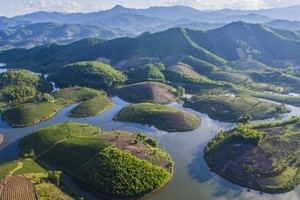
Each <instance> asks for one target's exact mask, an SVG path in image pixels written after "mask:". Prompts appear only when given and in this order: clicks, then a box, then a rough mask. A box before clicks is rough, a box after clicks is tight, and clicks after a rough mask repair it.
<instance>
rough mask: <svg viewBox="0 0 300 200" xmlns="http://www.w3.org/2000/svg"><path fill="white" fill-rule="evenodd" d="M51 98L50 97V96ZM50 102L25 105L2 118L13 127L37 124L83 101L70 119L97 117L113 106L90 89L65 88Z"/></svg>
mask: <svg viewBox="0 0 300 200" xmlns="http://www.w3.org/2000/svg"><path fill="white" fill-rule="evenodd" d="M50 97H52V96H50ZM51 99H53V100H52V101H51V102H35V103H26V104H22V105H19V106H15V107H13V108H11V109H8V110H6V111H4V112H3V115H2V116H3V118H4V119H5V120H6V121H7V122H8V123H9V124H10V125H11V126H13V127H24V126H32V125H34V124H38V123H40V122H42V121H45V120H48V119H50V118H51V117H53V116H54V115H55V114H56V113H57V112H58V111H59V110H60V109H61V108H62V107H64V106H67V105H70V104H72V103H75V102H80V101H83V102H82V103H81V104H80V105H78V106H77V107H76V108H74V109H73V110H72V111H71V113H70V115H71V116H72V117H88V116H93V115H98V114H100V113H102V112H104V111H105V110H107V109H109V108H111V107H112V106H113V102H112V101H111V100H110V99H109V98H108V97H107V95H106V93H105V92H103V91H98V90H94V89H90V88H82V87H72V88H65V89H62V90H60V91H58V92H56V93H54V94H53V97H52V98H51Z"/></svg>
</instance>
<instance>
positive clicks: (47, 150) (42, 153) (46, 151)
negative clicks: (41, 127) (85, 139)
mask: <svg viewBox="0 0 300 200" xmlns="http://www.w3.org/2000/svg"><path fill="white" fill-rule="evenodd" d="M66 139H67V138H64V139H62V140H59V141H57V142H55V143H54V144H52V145H51V146H50V147H49V148H48V149H46V150H45V151H43V152H41V153H40V154H39V155H37V156H36V157H37V158H38V157H41V156H42V155H44V154H46V153H48V152H49V151H50V150H51V149H53V148H54V147H55V146H56V145H58V144H60V143H62V142H63V141H65V140H66Z"/></svg>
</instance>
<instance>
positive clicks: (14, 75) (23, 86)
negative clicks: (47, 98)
mask: <svg viewBox="0 0 300 200" xmlns="http://www.w3.org/2000/svg"><path fill="white" fill-rule="evenodd" d="M52 89H53V88H52V85H51V83H50V82H48V81H46V80H45V79H44V78H42V77H40V76H37V75H34V74H32V73H31V72H30V71H28V70H22V69H19V70H10V71H7V72H5V73H3V74H1V75H0V101H1V102H4V103H9V104H16V103H20V102H24V101H27V100H29V99H34V98H35V97H36V96H37V95H40V94H42V93H47V92H51V91H52ZM4 105H5V104H4Z"/></svg>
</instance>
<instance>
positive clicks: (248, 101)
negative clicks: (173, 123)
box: [184, 95, 290, 122]
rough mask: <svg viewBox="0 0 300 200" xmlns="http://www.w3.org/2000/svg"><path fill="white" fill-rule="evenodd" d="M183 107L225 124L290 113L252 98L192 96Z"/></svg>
mask: <svg viewBox="0 0 300 200" xmlns="http://www.w3.org/2000/svg"><path fill="white" fill-rule="evenodd" d="M184 106H185V107H188V108H192V109H194V110H196V111H199V112H203V113H206V114H208V115H209V117H210V118H212V119H215V120H220V121H227V122H238V121H239V117H241V116H245V115H250V116H251V117H252V119H253V120H259V119H267V118H272V117H275V116H276V115H278V114H281V113H285V112H290V109H288V108H287V107H285V106H283V105H277V104H274V103H269V102H266V101H262V100H259V99H256V98H252V97H231V96H226V95H203V96H194V97H192V98H191V99H189V100H187V101H186V102H185V103H184Z"/></svg>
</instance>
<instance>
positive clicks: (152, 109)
mask: <svg viewBox="0 0 300 200" xmlns="http://www.w3.org/2000/svg"><path fill="white" fill-rule="evenodd" d="M115 119H116V120H118V121H128V122H134V123H141V124H149V125H153V126H155V127H156V128H158V129H160V130H164V131H169V132H183V131H191V130H194V129H196V128H197V127H198V126H199V125H200V124H201V121H200V119H199V118H198V117H197V116H195V115H194V114H191V113H188V112H186V111H182V110H179V109H176V108H172V107H168V106H164V105H159V104H153V103H140V104H131V105H129V106H126V107H124V108H123V109H122V110H121V111H120V112H119V113H118V115H117V116H116V117H115Z"/></svg>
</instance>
